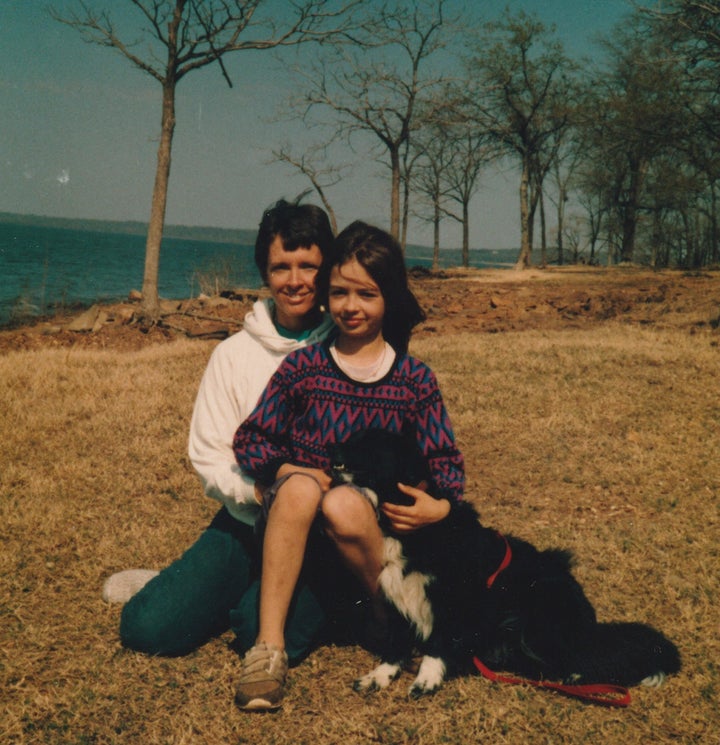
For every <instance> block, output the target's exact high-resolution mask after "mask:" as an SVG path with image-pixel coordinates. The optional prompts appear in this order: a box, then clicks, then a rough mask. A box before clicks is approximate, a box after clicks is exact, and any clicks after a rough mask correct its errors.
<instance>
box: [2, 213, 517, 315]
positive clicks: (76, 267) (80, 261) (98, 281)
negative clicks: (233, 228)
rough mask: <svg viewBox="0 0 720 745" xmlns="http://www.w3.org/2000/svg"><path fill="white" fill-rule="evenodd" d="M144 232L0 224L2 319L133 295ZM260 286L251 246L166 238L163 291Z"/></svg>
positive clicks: (495, 262) (426, 257)
mask: <svg viewBox="0 0 720 745" xmlns="http://www.w3.org/2000/svg"><path fill="white" fill-rule="evenodd" d="M441 253H442V260H441V265H443V266H457V265H459V263H460V257H459V252H457V251H442V252H441ZM509 260H511V259H510V257H509V256H508V255H507V252H502V251H500V252H491V251H473V252H472V253H471V264H472V265H473V266H507V263H506V262H507V261H509ZM144 261H145V236H143V235H129V234H125V233H102V232H90V231H80V230H67V229H58V228H50V227H45V226H31V225H14V224H8V223H0V325H6V324H8V323H10V322H12V321H13V320H20V319H26V318H28V317H31V316H38V315H43V314H46V313H50V312H52V311H53V309H55V308H56V307H58V306H64V307H71V306H76V305H91V304H92V303H95V302H111V301H117V300H121V299H123V298H126V297H127V295H128V292H130V290H132V289H137V290H141V289H142V276H143V268H144ZM408 265H410V266H414V265H419V266H430V265H431V259H430V249H423V248H412V249H409V251H408ZM214 277H219V278H220V280H221V286H220V289H226V288H227V287H242V288H248V289H251V288H257V287H259V286H260V282H259V280H258V277H257V271H256V268H255V263H254V260H253V249H252V247H251V246H243V245H237V244H230V243H214V242H203V241H198V240H182V239H175V238H165V239H163V243H162V248H161V251H160V274H159V280H158V291H159V294H160V296H161V297H164V298H187V297H194V296H196V295H198V294H199V293H200V292H201V291H203V290H207V283H208V281H210V283H211V284H212V279H213V278H214Z"/></svg>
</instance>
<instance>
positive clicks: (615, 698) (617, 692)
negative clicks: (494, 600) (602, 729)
mask: <svg viewBox="0 0 720 745" xmlns="http://www.w3.org/2000/svg"><path fill="white" fill-rule="evenodd" d="M498 536H499V537H500V538H502V539H503V540H504V541H505V556H504V557H503V560H502V562H501V563H500V566H499V567H498V568H497V570H496V571H495V572H493V574H491V575H490V577H488V580H487V588H488V590H489V589H490V588H491V587H492V586H493V583H494V582H495V580H496V579H497V577H498V575H499V574H500V572H502V571H503V570H504V569H507V567H508V566H509V565H510V562H511V561H512V550H511V549H510V544H509V543H508V540H507V538H505V536H504V535H503V534H502V533H498ZM473 662H474V663H475V667H476V668H477V669H478V671H479V672H480V674H481V675H482V676H483V678H487V680H491V681H493V683H512V684H514V685H531V686H535V687H536V688H550V689H551V690H553V691H557V692H558V693H564V694H565V695H566V696H574V697H575V698H581V699H583V700H585V701H590V702H591V703H593V704H600V705H601V706H628V705H629V704H630V691H628V689H627V688H623V686H616V685H612V684H610V683H590V684H586V685H576V686H574V685H565V684H563V683H550V682H549V681H546V680H531V679H529V678H527V679H526V678H515V677H513V676H510V675H498V674H497V673H495V672H493V671H492V670H491V669H490V668H489V667H487V666H486V665H484V664H483V663H482V662H480V660H479V659H478V658H477V657H473Z"/></svg>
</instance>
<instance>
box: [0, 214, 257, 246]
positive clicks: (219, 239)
mask: <svg viewBox="0 0 720 745" xmlns="http://www.w3.org/2000/svg"><path fill="white" fill-rule="evenodd" d="M0 224H5V225H25V226H31V227H42V228H53V229H55V230H80V231H85V232H88V233H120V234H124V235H145V234H146V233H147V227H148V226H147V223H144V222H140V221H137V220H94V219H84V218H72V217H47V216H44V215H23V214H19V213H16V212H0ZM255 235H256V231H255V230H249V229H244V228H237V229H233V228H212V227H206V226H201V225H195V226H193V225H166V226H165V228H164V230H163V237H165V238H177V239H180V240H196V241H204V242H207V243H239V244H240V245H251V246H252V245H253V244H254V243H255Z"/></svg>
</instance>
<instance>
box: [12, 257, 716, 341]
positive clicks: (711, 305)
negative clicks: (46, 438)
mask: <svg viewBox="0 0 720 745" xmlns="http://www.w3.org/2000/svg"><path fill="white" fill-rule="evenodd" d="M410 276H411V282H412V284H413V288H414V290H415V292H416V293H417V295H418V298H419V299H420V302H421V304H422V306H423V308H424V309H425V310H426V313H427V319H426V321H425V322H424V323H423V324H421V325H420V326H419V327H418V329H417V330H416V336H432V335H435V334H437V335H442V334H443V333H447V332H449V333H453V332H458V331H470V332H473V331H476V332H485V333H496V332H503V331H518V330H528V329H531V328H553V329H561V328H584V327H587V326H588V325H591V324H595V323H602V322H621V323H629V324H638V325H658V326H661V327H674V328H679V329H685V330H687V331H689V332H690V333H698V332H702V331H706V332H708V333H711V334H712V335H713V337H715V335H716V334H718V333H719V327H720V271H717V270H715V271H710V270H707V271H699V272H688V271H682V270H674V269H664V270H648V269H646V268H641V267H634V266H616V267H587V266H570V267H551V268H547V269H531V270H524V271H519V272H518V271H515V270H511V269H457V268H456V269H447V270H440V271H437V272H433V271H430V270H427V269H423V268H419V267H415V268H411V269H410ZM264 295H265V290H264V289H263V288H254V289H247V288H235V289H232V290H218V292H216V293H214V294H200V295H198V296H197V297H194V298H189V299H182V298H181V299H165V300H162V301H161V306H162V317H161V319H160V321H159V323H158V324H156V325H155V326H154V327H151V328H147V327H144V326H141V325H138V324H137V323H136V322H135V311H136V309H137V307H138V303H139V301H140V299H141V295H140V293H139V292H137V291H131V292H130V293H129V294H128V298H127V299H126V300H124V301H121V302H115V303H97V304H93V305H90V306H87V307H71V308H66V309H60V310H59V311H58V312H56V313H55V314H53V315H49V316H43V317H37V318H30V319H21V320H20V321H19V322H16V323H14V324H12V325H8V326H5V327H0V354H1V353H7V352H9V351H12V350H13V349H31V348H40V347H43V346H80V347H97V346H103V347H112V346H116V347H118V348H123V347H124V348H139V347H142V346H146V345H147V344H152V343H155V342H159V341H168V340H172V339H175V338H178V337H182V336H185V337H189V338H205V339H222V338H225V337H226V336H228V335H230V334H232V333H234V332H235V331H238V330H239V329H240V328H241V327H242V322H243V319H244V317H245V314H246V313H247V312H248V311H249V309H250V307H251V306H252V303H253V302H255V300H257V299H258V298H259V297H263V296H264Z"/></svg>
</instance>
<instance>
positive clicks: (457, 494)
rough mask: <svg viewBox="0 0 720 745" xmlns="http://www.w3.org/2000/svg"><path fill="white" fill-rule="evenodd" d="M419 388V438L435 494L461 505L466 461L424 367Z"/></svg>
mask: <svg viewBox="0 0 720 745" xmlns="http://www.w3.org/2000/svg"><path fill="white" fill-rule="evenodd" d="M425 373H426V374H425V377H424V380H423V381H422V384H421V386H420V397H419V400H418V412H417V437H418V445H419V446H420V450H421V452H422V453H423V454H424V456H425V458H426V459H427V462H428V466H429V468H430V473H431V475H432V478H433V482H434V484H435V487H436V495H437V496H438V497H440V498H445V499H447V500H449V501H450V502H451V503H452V502H459V501H460V500H462V498H463V492H464V490H465V461H464V459H463V455H462V453H461V452H460V450H459V449H458V447H457V444H456V442H455V435H454V433H453V428H452V423H451V422H450V416H449V414H448V412H447V409H446V408H445V403H444V402H443V398H442V394H441V393H440V388H439V386H438V383H437V379H436V378H435V375H434V373H433V372H432V371H431V370H430V368H427V367H426V368H425Z"/></svg>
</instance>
